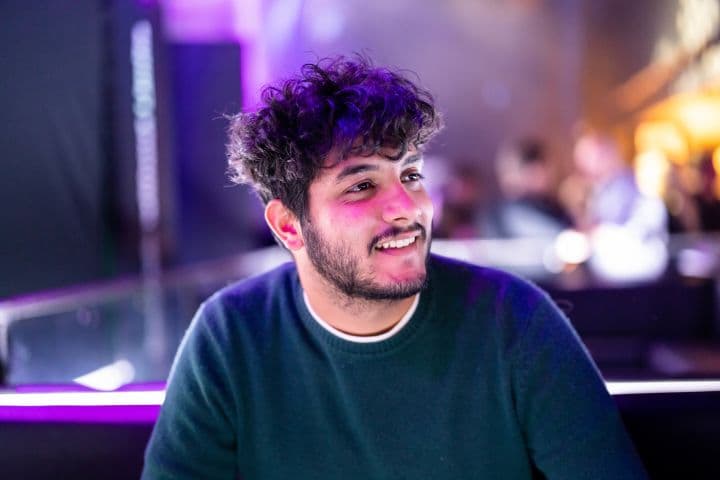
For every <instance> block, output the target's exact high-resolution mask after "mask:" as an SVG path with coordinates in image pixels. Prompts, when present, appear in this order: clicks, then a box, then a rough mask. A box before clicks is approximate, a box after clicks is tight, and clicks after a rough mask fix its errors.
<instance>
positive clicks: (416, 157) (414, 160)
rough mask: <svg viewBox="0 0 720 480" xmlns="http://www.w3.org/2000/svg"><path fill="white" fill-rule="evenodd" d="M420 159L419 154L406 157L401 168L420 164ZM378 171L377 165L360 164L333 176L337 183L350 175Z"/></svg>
mask: <svg viewBox="0 0 720 480" xmlns="http://www.w3.org/2000/svg"><path fill="white" fill-rule="evenodd" d="M422 159H423V156H422V153H420V152H416V153H413V154H412V155H408V156H407V157H405V158H404V159H403V161H402V166H403V167H404V166H405V165H410V164H411V163H417V162H420V161H422ZM378 169H379V167H378V166H377V165H375V164H371V163H360V164H357V165H350V166H347V167H345V168H343V169H342V170H341V171H340V173H338V174H337V175H336V176H335V181H336V182H339V181H341V180H342V179H343V178H346V177H349V176H351V175H355V174H356V173H361V172H368V171H375V170H378Z"/></svg>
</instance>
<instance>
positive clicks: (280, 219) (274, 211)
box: [265, 198, 305, 251]
mask: <svg viewBox="0 0 720 480" xmlns="http://www.w3.org/2000/svg"><path fill="white" fill-rule="evenodd" d="M265 221H266V222H267V224H268V226H269V227H270V229H271V230H272V232H273V233H274V234H275V237H276V238H277V239H279V240H280V241H281V242H282V244H283V245H285V248H287V249H288V250H290V251H294V250H299V249H300V248H302V247H303V246H304V245H305V242H304V241H303V238H302V233H301V230H300V222H299V221H298V219H297V217H296V216H295V215H294V214H293V213H292V212H291V211H290V210H288V208H287V207H286V206H285V205H284V204H283V203H282V202H281V201H280V200H278V199H277V198H275V199H273V200H270V201H269V202H268V204H267V205H265Z"/></svg>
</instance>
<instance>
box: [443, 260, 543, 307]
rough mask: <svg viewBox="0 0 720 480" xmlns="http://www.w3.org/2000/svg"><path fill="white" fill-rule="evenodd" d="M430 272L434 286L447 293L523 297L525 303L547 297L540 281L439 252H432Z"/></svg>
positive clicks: (497, 298) (509, 298) (507, 298)
mask: <svg viewBox="0 0 720 480" xmlns="http://www.w3.org/2000/svg"><path fill="white" fill-rule="evenodd" d="M429 272H430V273H429V275H430V281H431V285H432V288H434V289H436V290H438V291H440V292H443V293H446V294H449V293H451V292H455V294H456V295H457V294H460V295H466V296H467V295H470V296H471V297H472V296H475V295H477V296H483V297H491V298H493V299H494V300H495V302H498V301H500V302H505V301H510V302H516V301H521V302H522V303H524V304H525V305H526V306H531V305H532V304H537V303H539V302H542V301H545V300H547V298H548V297H547V294H546V293H545V292H544V291H543V290H541V289H540V288H539V287H538V286H537V285H535V284H534V283H532V282H530V281H528V280H526V279H523V278H520V277H518V276H516V275H513V274H511V273H509V272H505V271H503V270H498V269H495V268H489V267H484V266H480V265H475V264H471V263H467V262H464V261H461V260H456V259H452V258H448V257H442V256H439V255H434V254H433V255H431V258H430V263H429Z"/></svg>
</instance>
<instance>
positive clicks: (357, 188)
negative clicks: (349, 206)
mask: <svg viewBox="0 0 720 480" xmlns="http://www.w3.org/2000/svg"><path fill="white" fill-rule="evenodd" d="M374 186H375V184H373V182H370V181H364V182H360V183H357V184H355V185H353V186H352V187H350V188H348V189H347V190H346V192H347V193H359V192H363V191H365V190H369V189H371V188H373V187H374Z"/></svg>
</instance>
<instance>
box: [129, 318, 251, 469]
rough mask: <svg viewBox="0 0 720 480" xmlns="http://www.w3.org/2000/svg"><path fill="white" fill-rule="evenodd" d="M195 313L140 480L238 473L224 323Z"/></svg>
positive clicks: (172, 376)
mask: <svg viewBox="0 0 720 480" xmlns="http://www.w3.org/2000/svg"><path fill="white" fill-rule="evenodd" d="M215 320H218V319H217V318H216V317H214V316H212V315H210V314H208V312H207V308H206V306H203V307H201V308H200V310H199V311H198V314H197V315H196V316H195V318H194V319H193V322H192V324H191V326H190V328H189V329H188V331H187V333H186V334H185V337H184V339H183V341H182V343H181V344H180V348H179V350H178V354H177V356H176V358H175V362H174V364H173V367H172V370H171V373H170V378H169V381H168V387H167V394H166V398H165V402H164V403H163V406H162V409H161V411H160V415H159V417H158V421H157V423H156V424H155V428H154V430H153V433H152V436H151V438H150V441H149V443H148V446H147V449H146V451H145V465H144V470H143V474H142V479H144V480H150V479H153V480H161V479H175V480H178V479H190V478H193V479H197V478H203V479H229V478H235V477H236V471H237V467H236V454H235V451H236V448H235V447H236V439H235V438H236V437H235V433H236V431H237V430H236V425H235V423H236V421H237V420H236V418H235V416H234V414H233V413H234V412H235V411H237V410H236V408H235V406H234V405H233V403H234V400H235V399H234V397H233V392H232V390H231V388H230V387H229V385H230V382H228V374H227V372H228V369H227V363H226V362H228V356H229V355H228V352H227V351H225V350H226V348H224V346H225V345H227V343H228V339H227V338H226V337H227V332H226V331H225V329H224V328H223V323H222V322H220V321H215Z"/></svg>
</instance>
